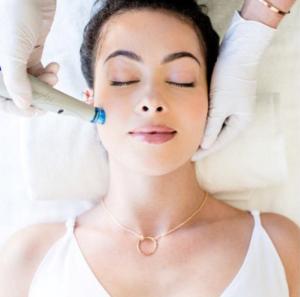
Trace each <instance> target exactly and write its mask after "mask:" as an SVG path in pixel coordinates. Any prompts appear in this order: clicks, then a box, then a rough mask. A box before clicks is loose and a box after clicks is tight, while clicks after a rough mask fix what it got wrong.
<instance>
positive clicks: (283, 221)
mask: <svg viewBox="0 0 300 297" xmlns="http://www.w3.org/2000/svg"><path fill="white" fill-rule="evenodd" d="M261 222H262V225H263V227H264V229H265V230H266V232H267V233H268V235H269V237H270V238H271V240H272V242H273V244H274V246H275V248H276V249H277V252H278V254H279V256H280V258H281V260H282V263H283V265H284V267H285V271H286V276H287V280H288V285H289V289H290V297H299V296H300V228H299V226H298V225H297V224H296V223H295V222H293V221H292V220H291V219H289V218H287V217H286V216H283V215H280V214H276V213H272V212H262V213H261Z"/></svg>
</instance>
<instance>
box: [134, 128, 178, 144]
mask: <svg viewBox="0 0 300 297" xmlns="http://www.w3.org/2000/svg"><path fill="white" fill-rule="evenodd" d="M176 134H177V132H176V131H173V132H162V133H152V134H151V133H131V135H132V136H133V137H135V138H137V139H139V140H141V141H144V142H148V143H152V144H161V143H165V142H167V141H169V140H171V139H172V138H174V137H175V135H176Z"/></svg>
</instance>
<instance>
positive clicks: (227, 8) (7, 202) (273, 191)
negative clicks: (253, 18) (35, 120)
mask: <svg viewBox="0 0 300 297" xmlns="http://www.w3.org/2000/svg"><path fill="white" fill-rule="evenodd" d="M91 2H92V1H90V2H88V1H82V0H72V1H71V0H64V1H58V3H59V5H63V7H64V9H66V11H67V14H66V15H65V18H64V23H63V24H62V28H65V29H67V28H68V27H69V26H75V27H76V28H77V29H80V28H81V27H82V26H81V22H82V19H83V18H84V15H85V13H88V10H89V8H88V6H89V5H88V3H91ZM241 2H242V1H232V2H230V3H227V4H226V5H224V4H223V2H220V1H217V0H212V1H209V2H208V5H209V7H210V12H209V14H210V15H211V16H213V21H214V23H216V27H217V29H218V30H219V32H221V33H222V31H223V30H224V27H225V25H226V24H227V23H228V22H229V20H230V16H231V14H232V12H233V10H234V9H236V8H239V7H241V5H240V4H241ZM78 5H81V7H80V9H79V10H78V9H77V8H76V7H78ZM79 11H80V13H79ZM299 16H300V3H299V2H297V3H296V5H295V6H294V8H293V10H292V13H291V15H289V16H288V17H286V19H285V20H284V21H283V22H282V24H281V25H280V28H279V31H278V34H277V35H276V36H275V38H274V40H273V42H272V45H271V47H270V48H269V50H268V51H267V52H266V54H265V59H264V61H263V63H262V65H261V71H260V73H259V80H258V82H259V85H258V87H259V90H258V92H259V93H276V92H277V93H278V92H279V93H280V106H281V107H280V114H281V118H280V119H279V121H280V129H281V131H282V133H283V136H284V138H285V141H286V145H285V149H286V157H287V165H288V168H287V169H288V180H286V181H284V182H283V184H281V185H273V186H269V187H267V188H260V189H252V190H245V191H243V192H236V193H233V192H227V193H218V194H216V197H217V198H220V199H224V200H226V201H227V202H228V203H230V204H232V205H234V206H236V207H240V208H242V209H249V208H258V209H260V210H262V211H273V212H278V213H282V214H284V215H286V216H288V217H290V218H291V219H293V220H294V221H295V222H298V223H299V225H300V215H299V213H300V198H299V197H300V188H299V180H300V173H299V168H300V158H299V151H300V135H299V131H300V100H299V81H300V35H299V31H300V23H299ZM57 17H59V14H58V15H57ZM66 36H67V38H68V42H67V44H66V43H61V44H59V39H56V40H57V42H58V45H60V51H59V52H58V54H57V55H58V57H59V59H58V62H60V61H62V60H63V59H64V58H65V57H66V56H67V55H69V54H70V52H72V51H77V52H78V47H79V44H80V42H79V40H78V39H76V37H74V36H73V35H72V34H71V33H68V34H67V35H66ZM57 38H58V37H57ZM64 38H65V39H66V37H65V36H64ZM65 46H66V47H65ZM51 60H52V59H51V57H49V60H48V61H51ZM45 62H47V59H45ZM73 62H74V61H70V62H69V63H67V64H65V65H62V69H61V72H60V78H61V82H62V81H65V87H64V91H66V92H67V93H69V94H71V95H73V96H76V97H78V96H80V94H79V92H80V91H81V90H82V89H84V87H85V86H84V84H83V85H81V84H73V83H72V81H73V76H71V75H70V73H72V74H74V73H76V74H77V75H78V73H80V69H78V64H77V63H75V62H74V63H73ZM65 120H66V122H68V120H67V119H65ZM70 121H71V120H70ZM70 121H69V123H70ZM18 122H19V119H15V118H12V117H3V116H2V117H1V118H0V139H1V140H0V141H1V146H0V150H1V154H0V176H1V180H0V194H1V195H0V197H1V207H0V211H1V216H0V222H1V226H2V227H1V230H0V232H1V233H0V243H1V239H2V240H4V238H5V237H6V236H8V234H9V233H10V232H12V230H16V229H17V228H18V227H21V226H24V225H26V224H30V223H31V222H32V221H31V220H30V219H29V218H36V222H38V221H40V222H42V221H47V220H50V219H51V220H55V218H57V220H63V219H64V218H66V217H68V216H69V215H70V211H74V212H78V213H79V212H81V211H83V210H85V209H86V208H87V207H91V205H92V204H89V205H88V206H87V205H86V204H85V202H86V200H84V201H82V200H76V201H69V202H70V204H64V202H63V201H61V200H59V201H55V200H51V201H46V200H35V201H30V196H29V195H28V192H27V191H26V183H25V181H26V180H27V179H26V180H25V179H24V175H23V172H22V171H21V168H22V166H21V163H20V162H21V158H20V157H21V156H20V155H19V154H18V151H19V146H18V145H19V144H20V139H19V138H18V135H19V128H18ZM20 124H21V125H22V120H20ZM72 127H73V128H74V129H75V128H76V124H75V123H74V126H72ZM70 129H71V128H70ZM74 131H76V129H75V130H74ZM82 131H84V130H82ZM49 137H54V136H53V135H52V136H51V135H49ZM23 140H24V138H23ZM21 141H22V139H21ZM23 145H24V143H23ZM82 145H83V144H82ZM59 147H60V148H61V150H64V149H65V148H64V147H63V145H62V146H60V144H59V143H57V142H56V143H53V146H52V149H53V148H56V150H57V151H58V150H59ZM48 152H49V153H51V149H50V148H48ZM24 173H25V175H26V172H24ZM53 198H58V199H59V198H60V197H53ZM72 198H74V197H70V199H72ZM83 198H84V199H86V198H87V197H86V196H85V197H83ZM74 199H76V197H75V198H74ZM82 202H84V203H82ZM88 203H89V202H88ZM43 206H45V207H43ZM24 213H27V215H25V216H24ZM49 213H51V218H49V217H48V214H49ZM22 218H23V219H22Z"/></svg>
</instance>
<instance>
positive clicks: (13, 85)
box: [1, 62, 32, 109]
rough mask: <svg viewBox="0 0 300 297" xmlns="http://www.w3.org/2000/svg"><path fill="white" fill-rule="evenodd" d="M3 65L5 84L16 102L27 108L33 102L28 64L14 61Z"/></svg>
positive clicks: (20, 106)
mask: <svg viewBox="0 0 300 297" xmlns="http://www.w3.org/2000/svg"><path fill="white" fill-rule="evenodd" d="M1 67H2V68H3V80H4V84H5V86H6V88H7V91H8V93H9V94H10V96H11V98H12V99H13V101H14V103H15V104H16V106H17V107H18V108H20V109H27V108H28V107H29V106H30V105H31V104H32V89H31V84H30V81H29V79H28V76H27V69H26V65H25V64H22V63H15V62H13V63H10V64H4V65H1Z"/></svg>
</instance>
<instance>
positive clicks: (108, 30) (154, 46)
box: [97, 9, 204, 61]
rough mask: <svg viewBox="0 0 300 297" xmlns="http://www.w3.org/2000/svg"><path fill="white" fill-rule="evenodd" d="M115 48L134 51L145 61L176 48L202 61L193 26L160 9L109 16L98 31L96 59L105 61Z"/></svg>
mask: <svg viewBox="0 0 300 297" xmlns="http://www.w3.org/2000/svg"><path fill="white" fill-rule="evenodd" d="M118 49H127V50H131V51H134V52H136V53H137V54H139V55H141V56H142V57H143V59H144V60H147V59H149V60H150V59H156V58H159V59H161V56H165V55H166V54H168V53H170V52H176V51H179V50H180V51H189V52H191V53H193V54H194V55H195V56H196V57H198V59H199V60H202V61H203V60H204V55H203V48H202V46H201V45H200V41H199V37H198V35H197V33H196V31H195V29H194V28H193V27H192V25H190V24H188V23H187V22H185V21H183V20H182V19H180V18H179V17H177V16H176V15H175V14H172V12H165V11H161V10H150V9H140V10H129V11H126V12H122V13H121V14H119V15H115V16H113V17H112V18H110V19H109V20H108V22H107V23H106V24H105V25H104V26H103V28H102V31H101V36H100V44H99V49H98V53H97V58H98V59H100V60H104V59H105V57H107V55H109V54H110V53H111V52H112V51H114V50H118Z"/></svg>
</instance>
